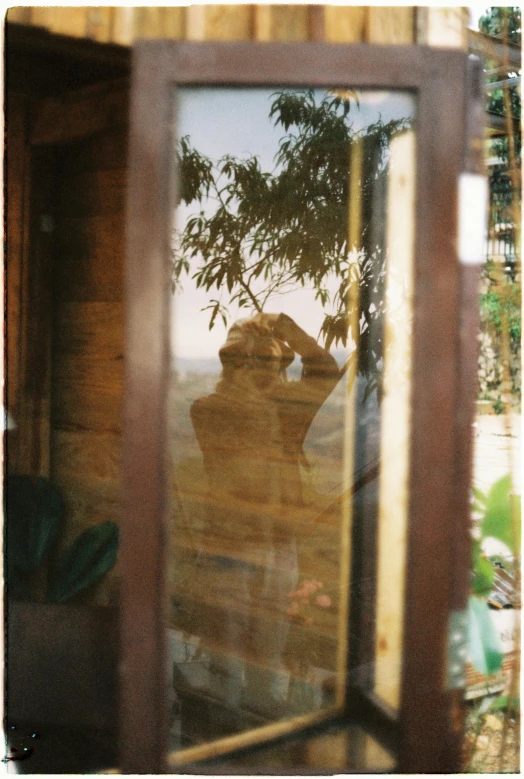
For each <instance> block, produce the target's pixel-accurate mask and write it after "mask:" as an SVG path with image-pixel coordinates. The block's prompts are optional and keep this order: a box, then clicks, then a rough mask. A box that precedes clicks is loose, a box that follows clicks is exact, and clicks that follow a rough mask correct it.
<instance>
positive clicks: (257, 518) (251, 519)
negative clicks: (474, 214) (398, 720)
mask: <svg viewBox="0 0 524 779" xmlns="http://www.w3.org/2000/svg"><path fill="white" fill-rule="evenodd" d="M177 115H178V122H177V133H178V134H177V141H176V158H177V166H176V167H177V169H178V172H179V175H178V207H177V209H176V214H175V231H174V239H173V247H172V256H173V263H172V282H173V295H172V306H171V314H172V315H171V323H172V361H171V377H170V393H169V423H170V427H169V437H168V448H169V456H170V458H171V474H172V485H171V486H172V490H171V497H172V504H171V505H172V511H171V514H172V526H171V529H170V532H171V540H172V547H171V555H170V561H169V577H170V610H169V623H168V634H169V684H170V695H171V698H170V700H171V716H170V721H171V746H172V748H173V749H180V748H184V747H191V746H196V745H199V744H202V743H204V742H211V741H213V740H215V739H217V738H220V737H222V736H231V735H233V734H239V733H242V732H245V731H252V730H255V729H258V728H261V727H264V726H272V730H271V732H277V731H276V730H275V723H283V725H282V727H286V728H287V727H290V726H291V725H290V723H292V724H293V725H295V726H298V724H302V723H305V722H309V721H313V720H314V719H318V718H321V717H322V716H324V715H325V714H326V713H327V712H329V711H332V710H334V709H335V708H336V707H338V706H341V705H342V703H343V701H344V694H345V689H346V682H347V678H346V677H347V672H346V668H347V661H348V640H347V639H348V634H349V633H351V640H350V646H349V653H350V659H351V666H352V668H353V671H354V673H355V678H356V679H358V680H360V681H361V682H362V683H363V684H364V685H365V686H368V687H370V686H373V685H374V688H375V690H376V692H377V693H378V694H380V695H384V696H385V697H386V699H387V698H388V693H387V692H386V693H384V691H383V687H381V682H380V673H378V675H377V679H376V681H373V679H374V676H375V674H374V659H375V641H377V642H378V643H377V650H376V653H377V660H378V659H379V656H380V655H381V653H382V655H383V656H384V657H385V658H386V661H387V665H388V668H389V669H390V670H391V669H392V668H393V666H394V668H393V670H392V671H391V673H393V676H394V677H395V679H396V680H397V681H396V684H397V685H398V679H399V678H400V676H399V668H400V662H399V642H398V640H396V642H395V643H394V644H393V645H391V646H390V645H389V644H388V646H387V651H385V653H384V647H383V642H381V640H380V638H381V632H380V631H381V626H384V625H387V624H388V620H391V613H392V612H391V609H392V608H393V607H394V608H395V610H396V613H395V617H394V619H396V620H397V623H398V625H401V624H402V613H401V608H402V598H403V590H402V586H401V582H400V583H398V582H397V581H396V580H395V582H394V585H391V577H392V571H391V570H390V569H389V568H388V566H387V564H386V566H385V567H384V566H382V567H381V565H380V560H379V563H378V564H377V544H381V545H382V546H384V545H385V544H386V546H387V539H388V538H389V536H388V530H387V528H388V527H389V525H388V517H389V513H388V508H387V499H386V497H384V496H387V494H388V493H387V490H390V489H391V485H392V484H393V486H395V484H396V482H395V479H396V478H397V477H398V478H399V479H400V484H401V485H402V484H403V481H402V479H404V478H405V473H404V471H403V470H402V467H403V466H402V467H400V470H398V469H397V471H398V472H397V471H395V472H391V473H390V472H389V471H388V470H387V468H386V469H385V468H384V458H383V457H382V460H381V457H380V452H381V440H382V439H384V440H385V437H386V438H387V437H388V436H389V435H390V434H391V432H393V433H394V434H395V435H396V434H397V433H398V434H399V436H400V438H398V441H397V447H396V448H397V452H396V453H394V455H393V456H394V457H396V458H397V460H398V461H399V462H401V463H404V466H405V464H406V463H407V459H406V457H405V456H404V455H403V454H402V453H403V452H404V453H405V452H406V451H407V431H408V419H407V415H406V413H404V412H405V410H406V408H407V405H406V404H407V402H408V399H409V328H408V323H409V316H410V297H409V290H410V283H409V278H410V269H411V256H412V240H413V214H412V206H413V168H414V163H413V129H412V125H413V119H414V102H413V100H412V98H411V96H410V95H408V94H406V93H401V92H378V91H375V92H371V91H369V92H355V91H353V90H347V89H344V90H342V89H340V90H293V89H278V90H275V89H233V88H231V89H226V88H220V89H218V88H212V89H211V88H184V89H180V90H179V91H178V98H177ZM406 274H407V275H406ZM406 285H407V286H406ZM406 290H407V291H408V294H406ZM390 302H391V305H390ZM386 304H387V305H386ZM390 309H391V312H390ZM398 322H401V323H403V324H404V326H405V327H404V330H402V328H400V330H402V332H404V333H407V334H408V335H407V336H406V335H404V337H403V338H402V337H401V336H400V335H398V334H397V330H398ZM399 332H400V331H399ZM399 338H400V342H399V341H398V339H399ZM397 342H398V343H397ZM384 344H385V345H386V352H387V353H386V354H385V353H384ZM398 344H400V345H398ZM390 353H391V355H390ZM388 366H390V367H388ZM396 375H398V377H399V381H400V385H399V386H400V387H401V391H400V394H399V395H398V397H397V394H398V393H397V392H396V388H395V386H396V385H395V380H394V377H395V376H396ZM402 376H405V377H406V378H405V379H401V378H400V377H402ZM388 377H389V378H388ZM390 398H391V399H392V400H389V399H390ZM395 401H396V405H395ZM387 402H388V403H389V405H388V406H387V408H386V403H387ZM381 409H382V413H381ZM399 409H403V411H402V413H400V412H399ZM392 418H393V419H397V426H398V427H399V428H400V432H399V430H395V429H394V426H393V425H392V423H391V419H392ZM388 420H389V422H388ZM388 425H389V426H388ZM382 447H384V444H382ZM406 456H407V455H406ZM388 459H389V456H388ZM404 470H405V469H404ZM379 487H380V490H379ZM382 492H383V493H384V495H382ZM403 495H405V490H404V491H403V492H402V490H401V495H400V497H398V499H397V503H396V504H395V505H398V510H397V511H396V513H395V514H394V519H393V525H394V529H395V533H397V536H398V538H399V539H400V543H401V546H402V549H400V551H399V558H398V562H399V564H400V566H401V568H402V564H403V562H402V561H403V537H402V533H403V527H404V524H403V523H404V522H405V501H404V502H402V496H403ZM391 516H393V515H391ZM399 534H400V535H399ZM397 536H396V537H397ZM382 546H381V547H380V548H382ZM386 546H384V548H385V549H386ZM352 547H353V551H352ZM386 551H387V550H386ZM351 569H353V571H352V572H351ZM393 573H394V575H395V576H398V566H397V568H396V569H395V571H394V572H393ZM377 574H379V575H378V577H377ZM350 580H351V581H352V582H353V583H352V585H351V587H350ZM400 580H402V575H400ZM377 581H378V584H377ZM395 586H396V590H395ZM384 587H386V590H387V591H388V592H390V593H391V592H392V591H393V590H395V591H396V592H397V595H396V597H395V598H393V599H392V600H391V602H389V601H387V598H386V599H384ZM399 588H400V589H399ZM357 592H358V593H359V597H358V598H357V599H356V602H357V604H358V607H357V609H356V611H354V613H353V614H352V615H351V616H350V614H349V600H350V596H351V593H357ZM359 609H360V610H361V612H362V613H360V614H359V613H358V611H359ZM399 609H400V612H399ZM366 614H367V616H366ZM377 618H378V619H379V625H378V627H377V628H376V626H375V622H376V619H377ZM366 619H367V622H366ZM397 623H396V624H397ZM363 624H364V625H367V628H365V629H362V625H363ZM348 626H350V628H351V629H349V627H348ZM353 644H354V645H355V649H354V648H353ZM395 664H396V665H395ZM381 667H385V666H384V664H382V665H381ZM395 669H396V670H395ZM389 672H390V671H388V673H389ZM389 698H391V696H390V695H389ZM277 730H278V727H277ZM261 732H262V731H261Z"/></svg>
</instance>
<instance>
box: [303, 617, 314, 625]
mask: <svg viewBox="0 0 524 779" xmlns="http://www.w3.org/2000/svg"><path fill="white" fill-rule="evenodd" d="M304 624H305V625H312V624H313V620H312V619H311V617H304Z"/></svg>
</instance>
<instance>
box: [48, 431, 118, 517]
mask: <svg viewBox="0 0 524 779" xmlns="http://www.w3.org/2000/svg"><path fill="white" fill-rule="evenodd" d="M120 449H121V446H120V436H119V435H117V434H115V433H98V432H94V431H91V430H89V431H69V430H54V431H53V453H52V454H53V456H52V463H53V465H52V468H53V479H55V480H56V481H57V483H59V484H60V486H61V487H62V488H64V489H67V490H69V491H77V492H79V493H83V494H84V495H91V496H92V498H93V499H94V500H95V501H96V500H97V499H98V498H100V500H101V501H103V502H107V501H109V502H114V503H115V504H116V503H118V499H119V494H120Z"/></svg>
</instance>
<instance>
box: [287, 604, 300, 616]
mask: <svg viewBox="0 0 524 779" xmlns="http://www.w3.org/2000/svg"><path fill="white" fill-rule="evenodd" d="M298 610H299V609H298V603H296V602H295V603H292V604H291V606H289V608H287V609H286V614H287V615H288V617H294V616H295V615H296V614H298Z"/></svg>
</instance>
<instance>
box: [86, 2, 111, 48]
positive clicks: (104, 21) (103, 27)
mask: <svg viewBox="0 0 524 779" xmlns="http://www.w3.org/2000/svg"><path fill="white" fill-rule="evenodd" d="M84 13H85V37H86V38H90V39H91V40H93V41H97V42H98V43H110V42H112V40H113V38H112V23H113V8H111V7H107V6H106V7H104V6H97V7H96V8H94V7H88V8H84Z"/></svg>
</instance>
